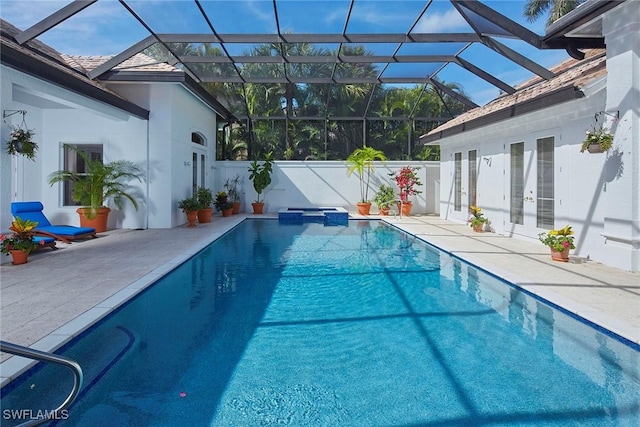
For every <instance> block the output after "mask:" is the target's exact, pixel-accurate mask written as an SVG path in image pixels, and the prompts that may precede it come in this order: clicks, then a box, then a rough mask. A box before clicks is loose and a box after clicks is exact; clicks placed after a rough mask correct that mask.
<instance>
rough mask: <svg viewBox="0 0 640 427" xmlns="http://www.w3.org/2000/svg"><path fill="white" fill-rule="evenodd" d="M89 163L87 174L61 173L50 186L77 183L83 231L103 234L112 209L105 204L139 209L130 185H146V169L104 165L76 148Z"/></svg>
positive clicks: (122, 164) (126, 162)
mask: <svg viewBox="0 0 640 427" xmlns="http://www.w3.org/2000/svg"><path fill="white" fill-rule="evenodd" d="M67 147H69V148H71V149H73V150H75V151H76V152H77V153H78V155H79V156H80V157H81V158H82V159H83V160H84V162H85V171H84V172H82V173H80V172H75V171H68V170H59V171H55V172H52V173H51V174H50V175H49V185H53V184H55V183H58V182H62V181H69V182H73V184H74V186H73V194H72V199H73V201H75V202H78V203H79V204H80V205H81V206H82V207H80V208H78V210H77V211H76V212H78V214H79V215H80V225H81V226H82V227H92V228H95V229H96V232H98V233H100V232H103V231H106V230H107V220H108V215H109V212H110V211H111V209H110V208H109V207H107V206H105V204H104V203H105V201H107V200H109V199H111V200H112V201H113V203H114V204H115V206H116V207H117V208H118V209H122V208H123V207H124V202H125V201H126V200H128V201H130V202H131V204H132V205H133V207H134V208H135V209H136V210H137V209H138V202H137V201H136V199H135V197H134V196H133V195H132V194H130V193H128V192H127V190H128V188H127V182H129V181H131V180H134V179H135V180H138V181H139V182H142V169H141V168H140V167H139V166H138V165H136V164H135V163H133V162H131V161H129V160H115V161H113V162H109V163H102V161H101V160H97V159H96V160H92V159H90V158H89V157H88V156H87V155H86V153H84V152H83V151H81V150H77V149H75V148H74V147H71V146H67Z"/></svg>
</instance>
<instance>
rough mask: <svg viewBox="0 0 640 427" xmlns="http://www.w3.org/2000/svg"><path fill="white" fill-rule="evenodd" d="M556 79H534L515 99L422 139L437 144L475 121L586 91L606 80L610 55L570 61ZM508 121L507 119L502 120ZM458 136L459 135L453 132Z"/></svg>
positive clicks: (591, 53)
mask: <svg viewBox="0 0 640 427" xmlns="http://www.w3.org/2000/svg"><path fill="white" fill-rule="evenodd" d="M551 71H552V72H553V73H554V74H555V75H556V76H555V77H553V78H551V79H549V80H544V79H542V78H540V77H535V78H532V79H531V80H528V81H526V82H524V83H522V84H520V85H518V86H516V92H515V93H513V94H511V95H503V96H500V97H498V98H496V99H494V100H493V101H491V102H489V103H488V104H486V105H484V106H482V107H477V108H474V109H473V110H469V111H467V112H466V113H463V114H461V115H459V116H458V117H455V118H453V119H451V120H449V121H448V122H446V123H444V124H442V125H440V126H438V127H437V128H435V129H433V130H432V131H430V132H428V133H427V134H426V135H423V136H422V137H421V138H423V139H424V140H425V142H428V141H435V140H437V139H439V138H438V135H440V136H442V135H444V131H446V130H450V131H452V128H454V127H456V126H458V127H461V126H462V125H464V124H468V123H470V122H472V121H474V120H478V119H480V118H483V117H486V116H488V115H490V114H495V113H498V112H500V111H505V110H508V109H510V108H513V107H515V106H517V105H521V104H523V103H526V102H529V101H532V100H535V99H539V98H542V97H544V96H546V95H549V94H552V93H555V92H557V91H559V90H562V89H567V88H571V87H573V88H576V89H580V88H582V87H583V86H584V85H585V84H586V83H587V82H589V81H591V80H594V79H597V78H600V77H602V76H604V75H605V74H606V72H607V70H606V52H605V50H604V49H591V50H588V51H586V52H585V58H584V59H583V60H581V61H578V60H576V59H573V58H571V59H567V60H566V61H563V62H561V63H560V64H558V65H556V66H555V67H553V68H552V69H551ZM503 118H505V117H504V115H502V116H501V119H503ZM453 133H455V132H453Z"/></svg>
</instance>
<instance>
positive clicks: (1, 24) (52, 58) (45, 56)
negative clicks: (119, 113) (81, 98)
mask: <svg viewBox="0 0 640 427" xmlns="http://www.w3.org/2000/svg"><path fill="white" fill-rule="evenodd" d="M0 28H1V29H2V32H1V38H0V39H1V43H2V46H3V47H4V46H7V47H11V48H12V49H15V50H17V51H20V52H21V53H22V54H25V55H28V56H30V57H32V58H34V59H37V60H38V61H40V62H41V63H43V64H46V65H47V66H50V67H54V68H56V69H57V70H59V71H62V72H64V73H66V74H68V75H69V76H72V77H74V78H76V79H78V80H80V81H83V82H85V83H87V84H90V85H92V86H94V87H95V88H98V89H99V90H101V91H104V92H108V93H109V94H111V95H114V96H116V97H118V98H120V99H123V100H124V98H123V97H122V96H120V95H119V94H117V93H115V92H113V91H110V90H109V89H107V88H106V87H105V86H104V85H102V84H101V83H100V82H99V81H95V80H91V79H90V78H89V77H87V75H86V70H84V69H83V68H82V67H81V66H74V65H78V64H74V65H72V64H70V63H69V62H67V60H66V56H67V55H64V54H61V53H60V52H58V51H57V50H55V49H53V48H52V47H50V46H48V45H46V44H44V43H42V42H40V41H38V40H37V39H33V40H30V41H29V42H27V43H25V44H24V45H19V44H18V43H16V41H15V36H16V35H17V34H18V33H20V32H21V30H20V29H19V28H17V27H15V26H13V25H11V24H10V23H8V22H7V21H4V20H2V19H0Z"/></svg>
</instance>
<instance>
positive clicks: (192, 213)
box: [187, 211, 198, 227]
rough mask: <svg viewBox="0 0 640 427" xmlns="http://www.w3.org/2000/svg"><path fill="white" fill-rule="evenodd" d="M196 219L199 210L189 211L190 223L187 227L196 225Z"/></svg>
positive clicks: (188, 219) (188, 220) (188, 218)
mask: <svg viewBox="0 0 640 427" xmlns="http://www.w3.org/2000/svg"><path fill="white" fill-rule="evenodd" d="M196 219H198V211H190V212H187V222H188V223H189V224H187V227H195V226H196Z"/></svg>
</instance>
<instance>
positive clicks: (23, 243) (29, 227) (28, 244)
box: [0, 217, 44, 255]
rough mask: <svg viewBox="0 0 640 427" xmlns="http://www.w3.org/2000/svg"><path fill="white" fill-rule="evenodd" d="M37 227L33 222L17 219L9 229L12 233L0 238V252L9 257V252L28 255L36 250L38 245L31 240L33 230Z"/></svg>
mask: <svg viewBox="0 0 640 427" xmlns="http://www.w3.org/2000/svg"><path fill="white" fill-rule="evenodd" d="M37 225H38V223H37V222H35V221H29V220H28V219H21V218H18V217H17V218H16V219H15V221H13V222H12V223H11V227H9V230H11V231H12V232H13V233H12V234H9V235H5V234H3V235H2V236H0V251H1V252H2V253H3V254H5V255H9V254H10V253H11V251H24V252H26V253H27V254H29V253H31V252H33V251H35V250H36V249H38V245H37V244H36V242H35V241H34V240H33V235H34V232H33V229H34V228H35V227H36V226H37ZM43 243H44V242H43Z"/></svg>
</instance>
